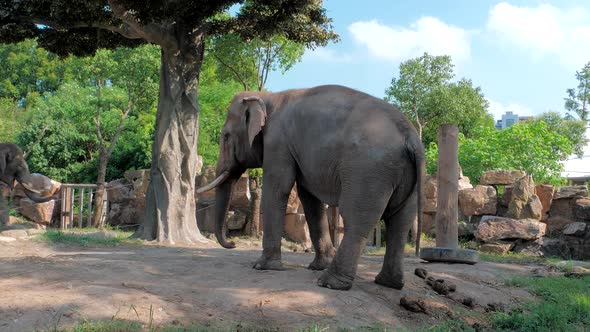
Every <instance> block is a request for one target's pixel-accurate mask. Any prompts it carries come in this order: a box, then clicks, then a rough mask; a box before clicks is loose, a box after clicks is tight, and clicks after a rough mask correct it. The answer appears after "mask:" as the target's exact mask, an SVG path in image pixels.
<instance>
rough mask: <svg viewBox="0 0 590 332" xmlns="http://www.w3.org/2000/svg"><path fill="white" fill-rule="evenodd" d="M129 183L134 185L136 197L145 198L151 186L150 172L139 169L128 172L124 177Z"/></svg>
mask: <svg viewBox="0 0 590 332" xmlns="http://www.w3.org/2000/svg"><path fill="white" fill-rule="evenodd" d="M123 176H124V177H125V180H127V182H128V183H130V184H132V188H133V195H134V197H145V194H146V193H147V190H148V187H149V185H150V170H149V169H139V170H136V171H127V172H125V174H124V175H123Z"/></svg>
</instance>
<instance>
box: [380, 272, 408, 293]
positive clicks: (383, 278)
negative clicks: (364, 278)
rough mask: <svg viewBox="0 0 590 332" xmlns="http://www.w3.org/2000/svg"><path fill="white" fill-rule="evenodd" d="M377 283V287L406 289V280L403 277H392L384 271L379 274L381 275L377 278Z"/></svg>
mask: <svg viewBox="0 0 590 332" xmlns="http://www.w3.org/2000/svg"><path fill="white" fill-rule="evenodd" d="M375 283H376V284H377V285H381V286H385V287H389V288H394V289H402V288H404V278H403V276H400V277H397V278H396V277H391V276H388V275H386V274H385V273H383V271H381V272H379V274H378V275H377V276H376V277H375Z"/></svg>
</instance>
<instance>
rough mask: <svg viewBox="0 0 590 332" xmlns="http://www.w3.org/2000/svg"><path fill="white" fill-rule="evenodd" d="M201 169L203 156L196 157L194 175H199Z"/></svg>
mask: <svg viewBox="0 0 590 332" xmlns="http://www.w3.org/2000/svg"><path fill="white" fill-rule="evenodd" d="M202 169H203V156H201V155H200V154H198V155H197V166H195V175H200V174H201V170H202Z"/></svg>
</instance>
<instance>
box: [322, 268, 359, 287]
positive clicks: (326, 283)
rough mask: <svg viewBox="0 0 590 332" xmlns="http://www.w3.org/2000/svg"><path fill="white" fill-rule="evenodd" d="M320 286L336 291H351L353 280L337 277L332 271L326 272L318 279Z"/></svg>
mask: <svg viewBox="0 0 590 332" xmlns="http://www.w3.org/2000/svg"><path fill="white" fill-rule="evenodd" d="M318 286H320V287H326V288H330V289H336V290H349V289H350V288H351V287H352V278H348V277H345V276H341V275H338V276H337V275H335V274H333V273H332V272H330V270H326V271H324V273H322V276H321V277H320V278H319V279H318Z"/></svg>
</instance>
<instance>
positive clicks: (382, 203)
mask: <svg viewBox="0 0 590 332" xmlns="http://www.w3.org/2000/svg"><path fill="white" fill-rule="evenodd" d="M219 146H220V148H219V159H218V163H217V166H216V176H217V178H216V179H215V180H213V181H212V182H211V183H210V184H208V185H206V186H204V187H202V188H199V189H198V190H197V191H198V192H204V191H207V190H210V189H212V188H216V194H215V198H216V208H215V209H216V216H215V223H216V225H215V235H216V238H217V240H218V242H219V243H220V244H221V246H223V247H225V248H228V249H231V248H234V247H235V243H233V242H228V240H227V238H226V230H227V225H226V224H225V220H226V213H227V210H228V203H229V201H230V198H231V194H232V186H233V184H234V183H235V182H236V180H237V179H239V177H240V175H241V174H242V173H243V172H244V171H246V169H249V168H258V167H262V168H263V177H262V183H263V187H262V211H263V215H264V224H263V239H262V245H263V250H262V256H261V257H260V259H259V260H258V261H257V262H256V263H255V264H254V266H253V267H254V268H255V269H259V270H282V269H284V268H283V265H282V262H281V236H282V232H283V226H284V216H285V209H286V204H287V199H288V197H289V193H290V191H291V188H292V187H293V185H296V186H297V191H298V194H299V198H300V200H301V203H302V205H303V210H304V213H305V218H306V219H307V223H308V226H309V231H310V237H311V240H312V243H313V246H314V250H315V257H314V260H313V261H312V262H311V264H310V265H309V267H308V268H309V269H312V270H324V271H323V272H322V275H321V276H320V278H319V279H318V285H319V286H322V287H327V288H331V289H336V290H348V289H350V288H351V287H352V283H353V280H354V278H355V275H356V270H357V265H358V259H359V256H360V254H361V252H362V250H363V248H364V246H366V242H367V238H368V235H369V233H370V231H371V230H372V229H373V228H374V227H375V225H376V224H377V222H378V221H379V220H380V219H383V220H384V221H385V225H386V241H387V245H386V252H385V257H384V263H383V266H382V269H381V272H380V273H379V274H378V275H377V276H376V278H375V282H376V283H377V284H379V285H382V286H386V287H390V288H395V289H401V288H402V287H403V285H404V280H403V269H402V261H403V254H404V247H405V243H406V240H407V234H408V231H409V229H410V227H411V225H412V223H413V220H414V218H415V217H416V213H418V219H419V222H420V221H421V220H420V219H421V216H422V212H421V210H422V203H421V199H420V197H421V195H420V194H419V193H420V192H421V182H422V180H421V178H422V173H423V167H424V147H423V145H422V142H421V140H420V138H419V136H418V134H417V131H416V129H415V128H414V126H413V125H412V123H411V122H410V121H409V120H408V119H407V118H406V117H405V116H404V115H403V114H402V113H401V112H400V111H399V110H398V109H396V108H395V107H394V106H392V105H391V104H389V103H387V102H385V101H383V100H380V99H378V98H375V97H373V96H370V95H368V94H365V93H363V92H360V91H357V90H354V89H351V88H347V87H344V86H338V85H324V86H317V87H313V88H307V89H292V90H285V91H282V92H276V93H272V92H251V91H246V92H241V93H238V94H236V95H235V96H234V98H233V100H232V102H231V104H230V106H229V110H228V113H227V119H226V121H225V124H224V126H223V129H222V130H221V135H220V141H219ZM324 203H325V204H328V205H330V206H338V207H339V210H340V214H341V216H342V217H343V220H344V236H343V239H342V242H341V244H340V246H339V247H338V250H337V251H335V249H334V247H333V245H332V241H331V239H330V234H329V231H328V223H327V218H326V213H325V205H324Z"/></svg>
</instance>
